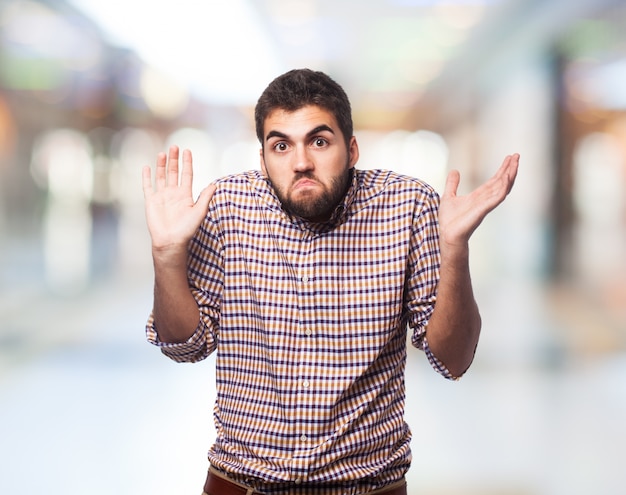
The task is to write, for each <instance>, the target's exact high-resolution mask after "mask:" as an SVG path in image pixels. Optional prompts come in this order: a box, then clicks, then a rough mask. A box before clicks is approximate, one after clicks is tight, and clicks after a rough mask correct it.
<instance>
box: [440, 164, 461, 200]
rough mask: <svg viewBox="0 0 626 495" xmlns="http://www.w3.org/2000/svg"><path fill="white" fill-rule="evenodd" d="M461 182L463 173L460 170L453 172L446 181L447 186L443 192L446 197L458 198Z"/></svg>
mask: <svg viewBox="0 0 626 495" xmlns="http://www.w3.org/2000/svg"><path fill="white" fill-rule="evenodd" d="M459 182H461V173H460V172H459V171H458V170H451V171H450V173H449V174H448V177H447V179H446V185H445V188H444V190H443V195H444V196H456V192H457V190H458V188H459Z"/></svg>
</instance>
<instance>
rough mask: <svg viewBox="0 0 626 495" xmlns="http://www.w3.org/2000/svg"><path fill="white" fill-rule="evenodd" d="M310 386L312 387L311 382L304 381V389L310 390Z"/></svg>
mask: <svg viewBox="0 0 626 495" xmlns="http://www.w3.org/2000/svg"><path fill="white" fill-rule="evenodd" d="M310 385H311V382H309V380H304V381H303V382H302V387H303V388H309V386H310Z"/></svg>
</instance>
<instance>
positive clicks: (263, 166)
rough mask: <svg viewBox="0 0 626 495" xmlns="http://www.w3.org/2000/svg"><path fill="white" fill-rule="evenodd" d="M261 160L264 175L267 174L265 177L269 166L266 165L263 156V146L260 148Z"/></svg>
mask: <svg viewBox="0 0 626 495" xmlns="http://www.w3.org/2000/svg"><path fill="white" fill-rule="evenodd" d="M259 161H260V164H261V172H263V175H265V177H267V176H268V175H267V167H266V166H265V157H264V156H263V148H261V149H260V150H259Z"/></svg>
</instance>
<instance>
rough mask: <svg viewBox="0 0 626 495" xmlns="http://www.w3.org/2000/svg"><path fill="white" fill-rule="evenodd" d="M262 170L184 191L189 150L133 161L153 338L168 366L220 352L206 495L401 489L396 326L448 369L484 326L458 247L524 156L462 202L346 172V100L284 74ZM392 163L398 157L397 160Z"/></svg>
mask: <svg viewBox="0 0 626 495" xmlns="http://www.w3.org/2000/svg"><path fill="white" fill-rule="evenodd" d="M255 120H256V131H257V135H258V137H259V140H260V142H261V152H260V159H261V170H260V171H257V170H253V171H249V172H246V173H242V174H238V175H233V176H230V177H225V178H223V179H220V180H218V181H217V182H216V183H215V184H212V185H210V186H209V187H207V188H206V189H205V190H204V191H203V192H202V193H201V194H200V196H199V198H198V199H197V201H196V202H194V201H193V199H192V196H191V183H192V157H191V153H190V152H189V151H187V150H186V151H184V152H183V154H182V178H181V180H180V182H179V179H178V172H179V151H178V148H176V147H172V148H170V150H169V156H167V157H166V155H165V154H164V153H161V154H160V155H159V156H158V158H157V164H156V181H155V184H156V185H155V187H154V188H153V186H152V181H151V172H150V168H149V167H146V168H144V172H143V187H144V194H145V200H146V216H147V223H148V228H149V231H150V234H151V238H152V255H153V258H154V269H155V290H154V307H153V312H152V315H151V316H150V319H149V321H148V325H147V335H148V339H149V341H150V342H152V343H154V344H156V345H158V346H160V348H161V350H162V352H163V353H165V354H166V355H167V356H169V357H170V358H172V359H174V360H176V361H197V360H200V359H203V358H205V357H206V356H207V355H208V354H210V353H211V352H213V351H215V350H217V360H216V375H217V398H216V403H215V415H214V416H215V426H216V430H217V440H216V442H215V445H213V446H212V448H211V449H210V451H209V454H208V457H209V462H210V465H211V468H210V470H209V474H208V477H207V482H206V485H205V493H206V494H208V495H228V494H229V493H237V494H239V493H241V494H244V493H248V494H250V493H267V494H300V493H301V494H305V493H306V494H322V493H323V494H326V495H335V494H337V495H339V494H353V495H358V494H372V493H375V494H378V495H381V494H385V495H399V494H406V484H405V482H404V476H405V473H406V471H407V470H408V468H409V465H410V461H411V452H410V447H409V442H410V437H411V434H410V431H409V428H408V426H407V424H406V423H405V421H404V372H405V361H406V344H405V343H406V331H407V327H408V328H410V329H411V332H412V334H411V335H412V343H413V344H414V345H415V346H417V347H418V348H420V349H423V350H424V352H425V354H426V356H427V358H428V360H429V361H430V363H431V364H432V366H433V367H434V368H435V369H436V370H437V371H438V372H439V373H441V374H442V375H443V376H445V377H446V378H450V379H457V378H458V377H460V376H461V375H462V374H463V373H464V372H465V371H466V370H467V368H468V367H469V366H470V364H471V362H472V359H473V356H474V351H475V349H476V345H477V342H478V337H479V332H480V325H481V322H480V316H479V312H478V308H477V306H476V303H475V301H474V297H473V293H472V285H471V281H470V273H469V266H468V257H469V253H468V241H469V238H470V236H471V234H472V232H473V231H474V229H475V228H476V227H477V226H478V225H479V224H480V223H481V221H482V220H483V219H484V217H485V216H486V215H487V213H488V212H490V211H491V210H492V209H493V208H495V207H496V206H497V205H498V204H500V203H501V202H502V201H503V200H504V198H505V197H506V195H507V194H508V193H509V191H510V190H511V187H512V186H513V182H514V180H515V176H516V174H517V167H518V160H519V156H518V155H512V156H508V157H506V158H505V160H504V163H503V164H502V166H501V167H500V169H499V170H498V171H497V173H496V174H495V175H494V176H493V177H492V178H491V179H490V180H489V181H488V182H486V183H485V184H483V185H482V186H481V187H479V188H478V189H476V190H475V191H473V192H472V193H471V194H469V195H467V196H463V197H461V196H457V194H456V191H457V188H458V184H459V174H458V172H456V171H453V172H451V173H450V175H449V177H448V180H447V183H446V186H445V191H444V193H443V195H442V197H441V201H440V200H439V197H438V195H437V193H436V192H435V191H434V190H433V189H432V188H431V187H430V186H428V185H427V184H425V183H424V182H422V181H420V180H418V179H414V178H409V177H405V176H401V175H398V174H395V173H393V172H389V171H383V170H375V171H360V170H358V169H356V168H355V164H356V163H357V160H358V158H359V148H358V144H357V141H356V139H355V137H354V136H353V129H352V117H351V109H350V103H349V101H348V98H347V96H346V95H345V93H344V91H343V89H342V88H341V87H340V86H339V85H338V84H337V83H336V82H335V81H333V80H332V79H331V78H329V77H328V76H327V75H325V74H323V73H320V72H314V71H310V70H306V69H305V70H294V71H290V72H288V73H286V74H284V75H282V76H280V77H278V78H277V79H275V80H274V81H273V82H272V83H271V84H270V85H269V86H268V88H267V89H266V90H265V91H264V93H263V94H262V96H261V97H260V99H259V102H258V103H257V107H256V111H255ZM391 165H393V164H391Z"/></svg>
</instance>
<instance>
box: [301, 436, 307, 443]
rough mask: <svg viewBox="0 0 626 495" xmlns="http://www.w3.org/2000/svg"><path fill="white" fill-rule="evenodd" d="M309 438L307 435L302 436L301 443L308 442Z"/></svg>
mask: <svg viewBox="0 0 626 495" xmlns="http://www.w3.org/2000/svg"><path fill="white" fill-rule="evenodd" d="M308 439H309V438H308V437H307V436H306V435H302V436H300V441H301V442H306V441H307V440H308Z"/></svg>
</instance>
